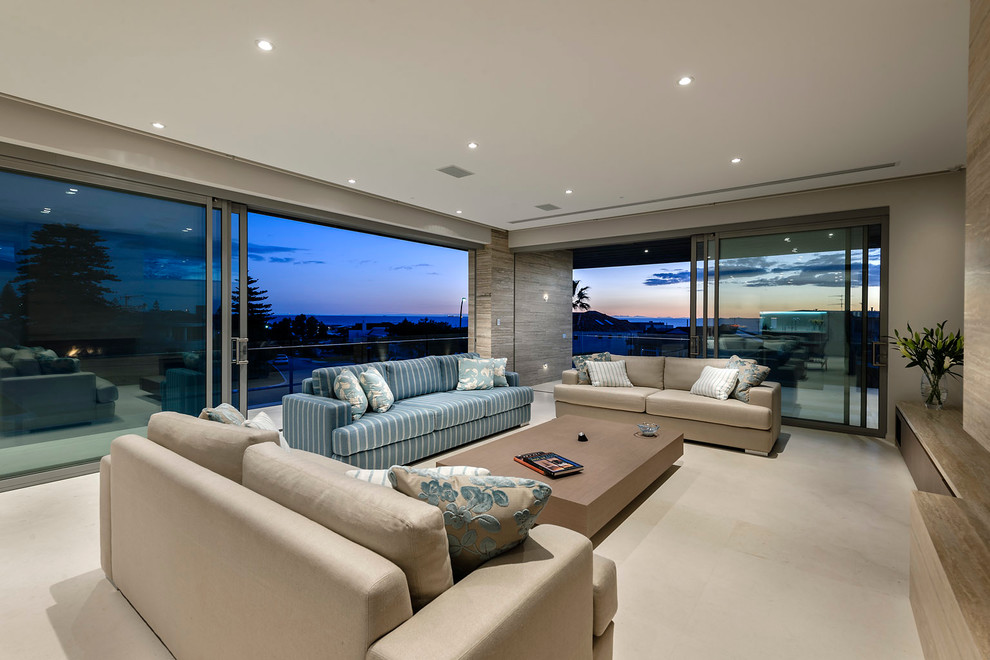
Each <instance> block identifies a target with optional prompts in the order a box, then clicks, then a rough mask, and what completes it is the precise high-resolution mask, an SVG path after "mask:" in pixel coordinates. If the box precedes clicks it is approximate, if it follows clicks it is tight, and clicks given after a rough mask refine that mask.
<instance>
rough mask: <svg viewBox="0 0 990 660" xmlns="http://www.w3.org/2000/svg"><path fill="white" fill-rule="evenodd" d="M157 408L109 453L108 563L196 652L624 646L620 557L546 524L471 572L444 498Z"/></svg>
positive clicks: (472, 651) (554, 653)
mask: <svg viewBox="0 0 990 660" xmlns="http://www.w3.org/2000/svg"><path fill="white" fill-rule="evenodd" d="M277 443H278V434H277V433H275V432H270V431H260V430H253V429H246V428H244V427H234V426H227V425H223V424H218V423H215V422H208V421H205V420H199V419H195V418H192V417H189V416H187V415H181V414H179V413H173V412H163V413H157V414H155V415H153V416H152V418H151V420H150V422H149V424H148V438H143V437H140V436H137V435H126V436H122V437H119V438H117V439H115V440H114V441H113V443H112V445H111V450H110V456H108V457H106V458H104V459H103V462H102V463H101V465H100V489H101V490H100V509H101V511H100V514H101V520H100V527H101V530H100V531H101V544H102V547H101V550H102V553H101V554H102V565H103V570H104V571H105V573H106V575H107V578H108V579H110V580H111V581H112V582H113V583H114V585H115V586H116V587H117V588H118V589H119V590H120V592H121V593H122V594H123V595H124V596H125V597H126V598H127V599H128V601H130V603H131V605H133V606H134V608H135V609H136V610H137V612H138V613H139V614H140V615H141V616H142V617H143V618H144V620H145V621H146V622H147V623H148V625H149V626H150V627H151V628H152V629H153V630H154V632H155V633H156V634H157V635H158V636H159V638H161V640H162V641H163V642H164V644H165V645H166V646H167V647H168V649H169V650H170V651H171V652H172V654H173V655H174V656H175V657H176V658H178V659H179V660H184V659H186V658H238V659H250V658H266V659H269V658H293V660H301V659H304V658H333V659H335V660H338V659H345V660H346V659H348V658H354V659H358V658H370V659H382V660H384V659H386V658H394V659H398V658H430V659H431V660H442V659H446V658H450V659H453V658H459V659H482V658H492V659H494V658H511V657H561V658H588V659H591V658H596V659H604V658H610V657H611V654H612V632H613V624H612V618H613V615H614V614H615V611H616V607H617V600H616V574H615V564H614V563H613V562H612V561H611V560H608V559H605V558H602V557H599V556H596V555H594V554H593V552H592V547H591V542H590V541H589V540H588V539H587V538H586V537H584V536H582V535H580V534H577V533H576V532H572V531H570V530H568V529H564V528H561V527H555V526H552V525H538V526H537V527H535V528H534V529H533V530H532V531H531V533H530V536H529V538H528V539H527V540H526V541H524V542H523V543H522V544H520V545H518V546H516V547H515V548H513V549H511V550H509V551H508V552H506V553H504V554H502V555H499V556H497V557H495V558H493V559H490V560H489V561H488V562H486V563H485V564H483V565H482V566H481V567H479V568H477V569H476V570H474V571H473V572H471V573H470V574H469V575H467V576H466V577H464V578H463V579H462V580H460V581H459V582H457V583H453V579H452V577H451V569H450V560H449V554H448V550H447V538H446V532H445V528H444V525H443V516H442V514H441V512H440V510H439V509H438V508H437V507H435V506H431V505H429V504H426V503H425V502H421V501H419V500H416V499H413V498H410V497H407V496H405V495H403V494H401V493H399V492H398V491H395V490H392V489H390V488H385V487H383V486H378V485H373V484H370V483H366V482H363V481H358V480H356V479H352V478H350V477H347V476H345V475H344V474H343V473H344V471H346V470H347V469H349V468H351V466H349V465H347V464H344V463H340V462H338V461H335V460H333V459H330V458H327V457H324V456H319V455H316V454H311V453H309V452H305V451H301V450H288V449H283V448H282V447H280V446H279V445H278V444H277Z"/></svg>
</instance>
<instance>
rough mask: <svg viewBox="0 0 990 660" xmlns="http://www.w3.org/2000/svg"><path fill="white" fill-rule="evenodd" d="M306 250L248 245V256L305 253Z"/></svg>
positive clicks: (282, 246) (278, 246)
mask: <svg viewBox="0 0 990 660" xmlns="http://www.w3.org/2000/svg"><path fill="white" fill-rule="evenodd" d="M305 251H306V248H295V247H286V246H284V245H260V244H258V243H248V254H249V255H250V254H273V253H275V252H305Z"/></svg>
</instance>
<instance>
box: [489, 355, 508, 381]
mask: <svg viewBox="0 0 990 660" xmlns="http://www.w3.org/2000/svg"><path fill="white" fill-rule="evenodd" d="M508 362H509V358H492V378H493V379H494V381H493V383H492V384H493V386H494V387H508V386H509V381H508V380H506V378H505V365H506V364H508Z"/></svg>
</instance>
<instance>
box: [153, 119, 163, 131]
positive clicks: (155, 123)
mask: <svg viewBox="0 0 990 660" xmlns="http://www.w3.org/2000/svg"><path fill="white" fill-rule="evenodd" d="M151 127H152V128H157V129H158V130H162V129H163V128H165V124H163V123H161V122H160V121H153V122H151Z"/></svg>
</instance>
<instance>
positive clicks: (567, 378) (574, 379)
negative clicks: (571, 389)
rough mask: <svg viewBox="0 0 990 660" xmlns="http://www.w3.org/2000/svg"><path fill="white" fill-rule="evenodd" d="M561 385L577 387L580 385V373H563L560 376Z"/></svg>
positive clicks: (569, 371) (569, 370)
mask: <svg viewBox="0 0 990 660" xmlns="http://www.w3.org/2000/svg"><path fill="white" fill-rule="evenodd" d="M560 383H561V385H577V384H578V372H577V369H565V370H564V371H563V373H561V374H560Z"/></svg>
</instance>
